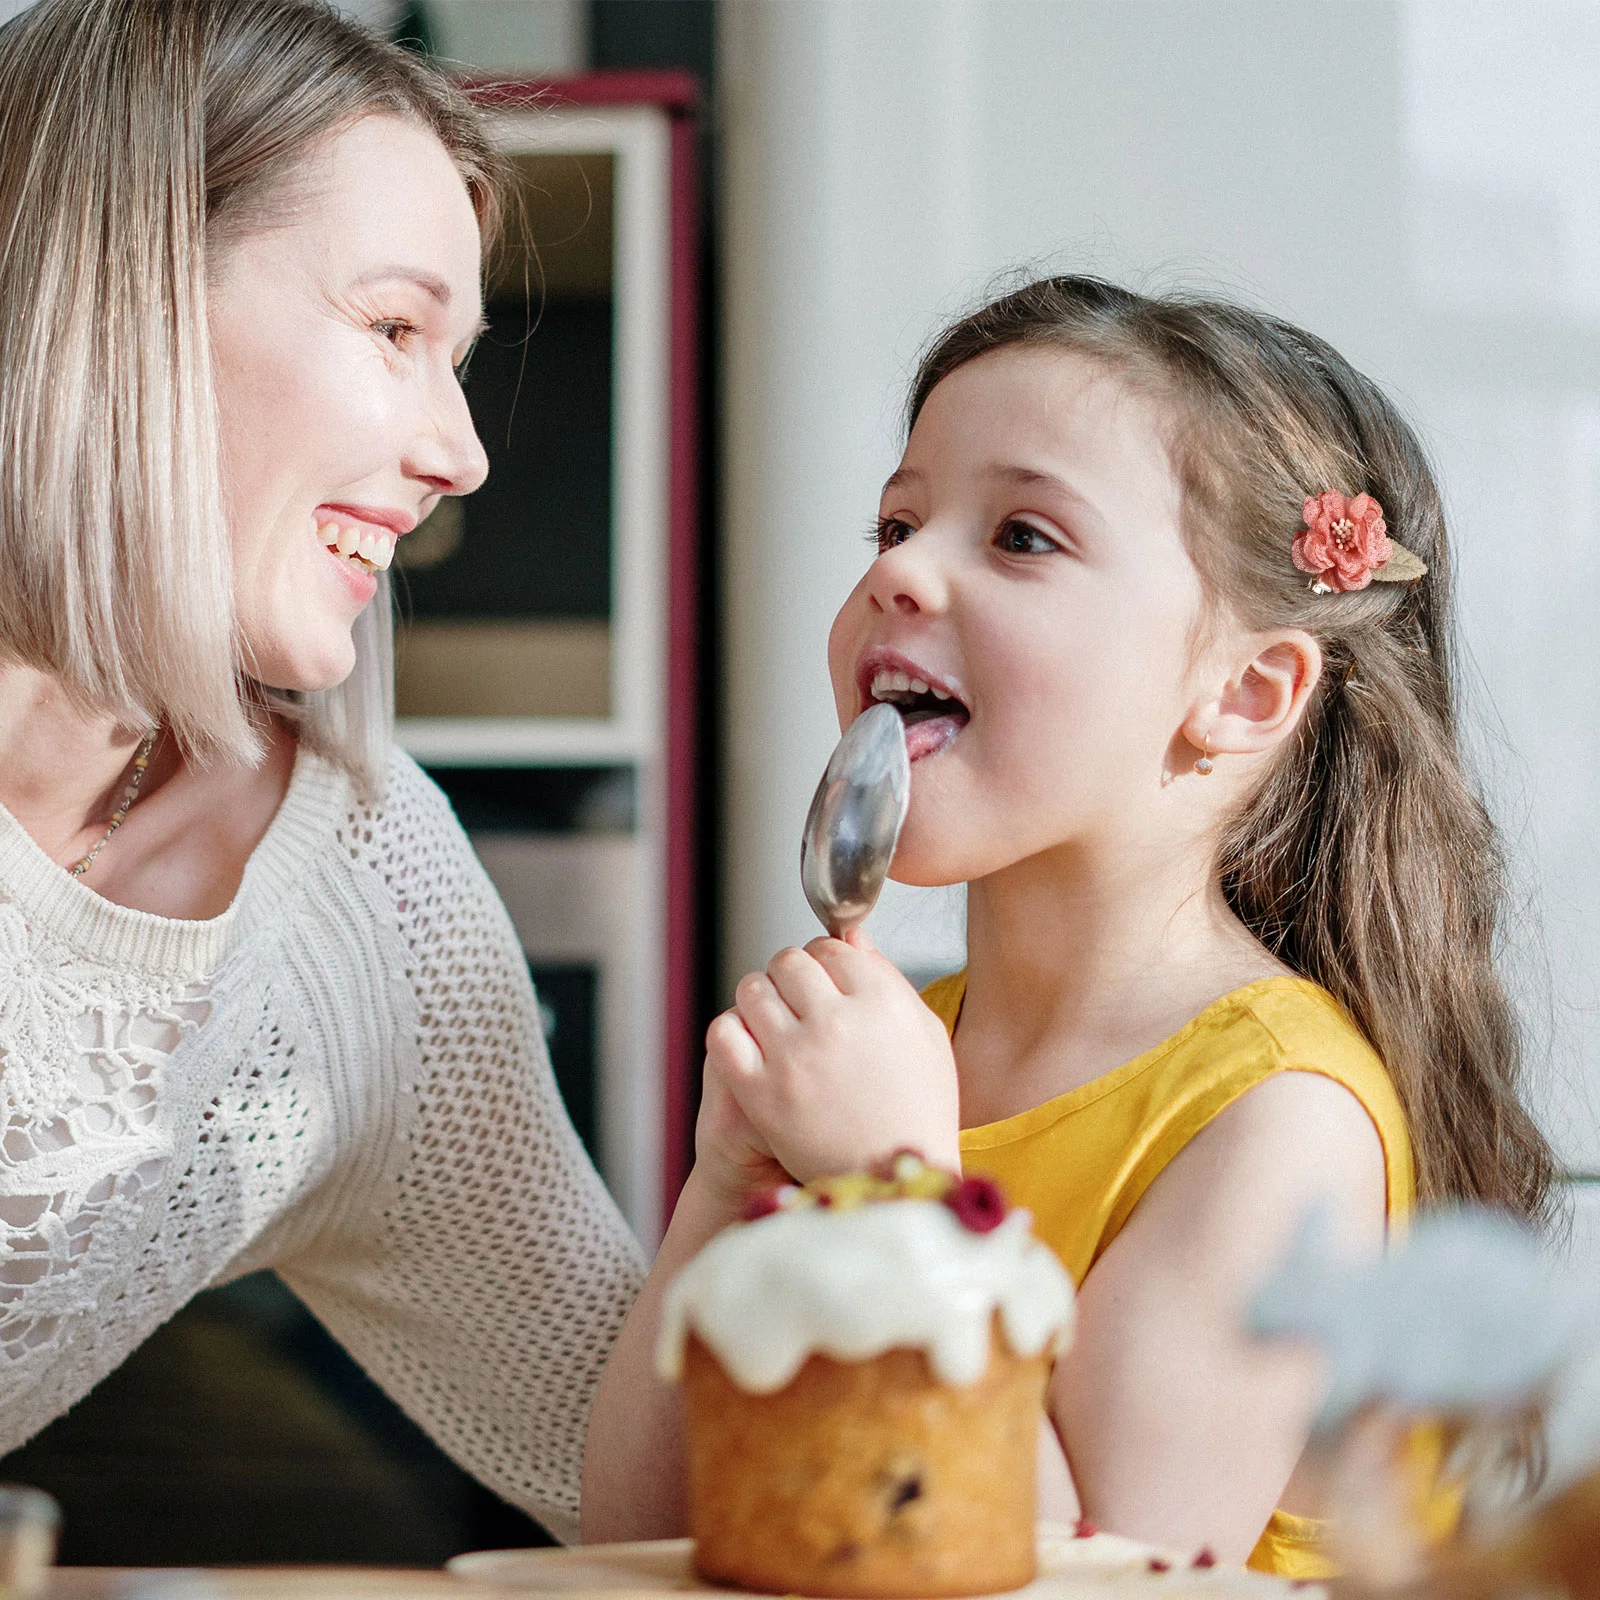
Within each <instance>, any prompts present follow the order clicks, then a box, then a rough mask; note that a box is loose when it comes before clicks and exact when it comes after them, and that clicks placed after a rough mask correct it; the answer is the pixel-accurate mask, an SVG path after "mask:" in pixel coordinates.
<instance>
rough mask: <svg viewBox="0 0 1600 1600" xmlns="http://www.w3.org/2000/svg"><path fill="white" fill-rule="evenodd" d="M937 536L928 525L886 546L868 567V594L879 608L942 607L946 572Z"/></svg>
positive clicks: (913, 610)
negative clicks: (888, 547) (897, 542)
mask: <svg viewBox="0 0 1600 1600" xmlns="http://www.w3.org/2000/svg"><path fill="white" fill-rule="evenodd" d="M937 546H938V541H937V537H936V536H935V535H934V534H932V533H931V532H930V530H929V529H927V528H921V529H919V530H918V531H917V532H916V533H914V534H912V535H911V537H910V538H909V539H907V540H906V541H905V542H904V543H903V544H897V545H894V546H892V547H891V548H890V549H888V550H885V551H884V552H883V554H882V555H880V556H879V557H878V559H877V560H876V561H874V562H873V563H872V565H871V566H870V567H869V568H868V569H867V595H868V597H869V598H870V599H871V601H872V603H873V604H874V605H875V606H877V608H878V609H879V610H880V611H885V612H902V613H906V614H913V613H916V612H922V611H926V612H939V611H943V610H944V608H945V605H946V603H947V601H948V598H949V589H948V574H947V573H946V571H945V568H944V562H943V560H942V558H941V555H940V552H939V550H938V547H937Z"/></svg>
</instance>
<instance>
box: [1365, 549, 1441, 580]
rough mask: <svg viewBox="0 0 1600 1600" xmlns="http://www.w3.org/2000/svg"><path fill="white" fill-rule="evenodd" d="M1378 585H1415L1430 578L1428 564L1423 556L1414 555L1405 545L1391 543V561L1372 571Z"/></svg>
mask: <svg viewBox="0 0 1600 1600" xmlns="http://www.w3.org/2000/svg"><path fill="white" fill-rule="evenodd" d="M1372 576H1373V579H1374V581H1375V582H1377V583H1415V582H1416V581H1417V579H1418V578H1426V577H1427V576H1428V566H1427V563H1426V562H1425V561H1424V560H1423V559H1422V557H1421V556H1415V555H1412V553H1411V552H1410V551H1409V550H1407V549H1406V547H1405V546H1404V545H1403V544H1396V543H1395V541H1394V540H1393V539H1391V540H1390V541H1389V559H1388V560H1387V561H1385V562H1384V564H1383V565H1382V566H1381V567H1374V568H1373V569H1372Z"/></svg>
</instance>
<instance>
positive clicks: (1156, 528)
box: [829, 348, 1201, 883]
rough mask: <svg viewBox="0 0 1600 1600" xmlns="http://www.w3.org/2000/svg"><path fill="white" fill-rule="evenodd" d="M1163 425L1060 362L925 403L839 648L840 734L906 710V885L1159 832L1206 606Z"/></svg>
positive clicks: (1124, 390) (1020, 357) (1010, 360)
mask: <svg viewBox="0 0 1600 1600" xmlns="http://www.w3.org/2000/svg"><path fill="white" fill-rule="evenodd" d="M1160 424H1161V418H1160V416H1159V415H1158V413H1157V412H1156V410H1155V408H1154V406H1153V404H1152V403H1151V402H1150V401H1148V400H1146V399H1145V398H1143V397H1141V396H1140V395H1139V394H1137V393H1136V392H1134V391H1132V390H1130V389H1129V388H1128V387H1127V386H1126V385H1125V384H1123V383H1122V382H1120V381H1119V380H1118V379H1117V378H1116V377H1114V376H1111V375H1109V374H1107V373H1106V372H1105V371H1103V370H1102V369H1101V368H1099V367H1098V366H1096V365H1094V364H1093V363H1091V362H1089V361H1087V360H1085V359H1083V358H1081V357H1078V356H1076V355H1072V354H1070V353H1067V352H1064V351H1060V350H1047V349H1040V348H1032V349H1011V350H1002V351H998V352H994V353H991V354H989V355H986V356H982V357H980V358H979V359H977V360H975V361H971V362H969V363H968V364H967V365H965V366H963V367H960V368H958V369H957V370H956V371H955V372H953V373H952V374H951V375H950V376H949V377H947V378H946V379H945V380H944V381H943V382H942V383H940V384H939V385H938V386H937V387H936V388H935V389H934V390H933V392H932V394H930V395H929V397H928V400H927V403H926V404H925V405H924V407H923V409H922V412H921V414H920V416H919V417H918V419H917V423H916V426H915V428H914V429H913V430H912V434H911V438H910V441H909V443H908V444H907V447H906V452H905V456H904V458H903V459H902V461H901V463H900V467H899V470H898V471H896V473H895V474H894V476H893V477H892V478H890V480H889V483H888V485H887V486H886V488H885V490H884V493H883V498H882V501H881V503H880V508H879V512H880V523H879V554H878V556H877V558H876V560H874V561H873V563H872V565H871V566H870V567H869V568H868V570H867V572H866V574H865V576H864V577H863V578H862V579H861V582H860V583H859V584H857V585H856V588H855V591H854V592H853V593H852V594H851V596H850V598H849V599H848V600H847V601H846V602H845V605H844V607H843V609H842V610H841V611H840V613H839V616H838V619H837V620H836V621H835V623H834V626H833V632H832V636H831V638H830V640H829V664H830V668H831V672H832V676H833V687H834V697H835V700H836V702H837V705H838V710H839V717H840V721H841V724H848V723H849V722H850V721H851V720H853V719H854V718H855V717H856V716H857V715H858V714H859V713H860V712H861V711H862V710H863V709H864V708H865V707H867V706H868V705H871V704H872V703H873V701H874V700H875V699H879V698H884V699H891V700H897V701H899V702H901V703H903V704H907V705H908V706H909V708H910V710H909V715H908V727H907V739H908V744H909V746H910V749H911V753H912V756H913V765H912V786H911V788H912V798H911V810H910V813H909V815H908V817H907V821H906V827H905V831H904V832H903V834H902V836H901V844H900V849H899V853H898V854H897V856H896V858H895V867H894V875H895V877H896V878H899V879H901V880H902V881H905V882H911V883H952V882H960V881H964V880H972V879H976V878H981V877H984V876H987V875H988V874H989V873H991V872H994V871H997V870H1000V869H1002V868H1004V867H1005V866H1008V865H1010V864H1011V863H1013V862H1016V861H1020V860H1023V859H1026V858H1028V857H1032V856H1035V855H1038V854H1039V853H1041V852H1043V851H1047V850H1051V849H1053V848H1055V847H1057V846H1061V845H1070V844H1074V843H1078V844H1086V843H1090V842H1091V841H1093V840H1094V839H1096V838H1100V839H1106V840H1109V839H1111V838H1113V837H1121V838H1134V839H1150V838H1153V837H1155V836H1157V835H1158V833H1159V827H1158V826H1157V822H1158V817H1157V812H1158V809H1159V808H1160V807H1161V806H1163V805H1165V804H1169V803H1170V797H1169V796H1168V795H1167V793H1166V791H1167V789H1168V788H1169V785H1168V784H1167V782H1166V781H1165V779H1166V778H1167V777H1168V776H1169V774H1170V772H1171V764H1172V757H1173V754H1174V741H1175V739H1177V737H1178V730H1179V729H1180V727H1181V726H1182V724H1183V722H1184V718H1185V715H1186V712H1187V710H1188V708H1189V706H1190V705H1191V704H1192V702H1193V697H1194V695H1195V692H1196V689H1195V665H1194V663H1193V660H1192V657H1193V653H1194V652H1193V648H1192V645H1193V640H1194V637H1195V625H1196V622H1197V620H1198V618H1199V615H1200V608H1201V587H1200V579H1199V575H1198V573H1197V572H1196V571H1195V568H1194V564H1193V563H1192V561H1191V560H1190V559H1189V556H1188V553H1187V551H1186V550H1185V548H1184V544H1183V539H1182V536H1181V533H1180V526H1179V513H1180V509H1181V502H1180V491H1179V486H1178V483H1177V481H1176V479H1175V477H1174V475H1173V472H1172V468H1171V466H1170V463H1169V461H1168V457H1167V452H1166V449H1165V446H1164V443H1163V439H1162V432H1161V426H1160ZM940 696H945V697H946V698H940ZM1190 759H1191V762H1192V756H1191V758H1190Z"/></svg>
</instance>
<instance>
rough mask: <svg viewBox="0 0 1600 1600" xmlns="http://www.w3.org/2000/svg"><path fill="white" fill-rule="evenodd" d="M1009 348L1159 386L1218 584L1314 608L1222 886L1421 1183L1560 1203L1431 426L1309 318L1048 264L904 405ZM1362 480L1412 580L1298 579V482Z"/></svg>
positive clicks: (933, 364)
mask: <svg viewBox="0 0 1600 1600" xmlns="http://www.w3.org/2000/svg"><path fill="white" fill-rule="evenodd" d="M1017 345H1030V346H1053V347H1057V348H1061V349H1064V350H1068V351H1072V352H1075V353H1077V354H1079V355H1083V356H1086V357H1088V358H1090V359H1092V360H1094V361H1096V362H1098V363H1101V364H1103V365H1104V366H1106V367H1108V368H1110V369H1111V370H1113V371H1116V372H1117V373H1119V374H1120V375H1122V376H1123V377H1124V378H1125V379H1127V380H1128V381H1130V382H1133V383H1136V384H1139V385H1140V386H1141V387H1144V388H1146V389H1148V390H1150V391H1151V392H1153V393H1154V394H1156V395H1157V396H1159V397H1160V398H1161V399H1162V400H1164V401H1165V402H1166V403H1167V410H1168V413H1169V415H1170V417H1171V419H1172V432H1171V436H1170V438H1169V440H1168V447H1169V450H1170V453H1171V458H1172V462H1173V467H1174V470H1175V471H1176V473H1177V475H1178V478H1179V481H1180V484H1181V486H1182V489H1183V499H1184V536H1185V540H1186V542H1187V546H1188V549H1189V552H1190V554H1191V556H1192V558H1193V559H1194V562H1195V565H1196V567H1197V568H1198V569H1199V572H1200V575H1201V579H1202V583H1203V584H1204V586H1205V589H1206V592H1207V596H1208V602H1209V605H1210V607H1211V608H1212V609H1213V610H1219V609H1220V610H1222V611H1225V612H1226V613H1227V614H1229V615H1231V616H1233V617H1235V618H1237V619H1238V620H1239V621H1240V622H1241V623H1243V625H1244V626H1246V627H1248V628H1252V629H1270V628H1281V627H1294V628H1303V629H1304V630H1305V631H1306V632H1307V633H1309V634H1311V635H1312V636H1313V637H1314V638H1315V639H1316V640H1317V641H1318V643H1319V644H1320V645H1321V647H1322V652H1323V659H1324V663H1325V664H1324V668H1323V674H1322V678H1321V680H1320V682H1319V684H1318V686H1317V689H1316V692H1315V695H1314V697H1313V700H1312V702H1311V704H1310V706H1309V707H1308V709H1307V711H1306V714H1305V717H1304V719H1303V721H1302V723H1301V726H1300V728H1299V730H1298V733H1297V736H1296V738H1295V739H1294V741H1293V743H1292V744H1291V745H1290V746H1289V748H1287V749H1286V750H1285V751H1284V753H1283V756H1282V758H1281V759H1280V760H1279V761H1278V762H1277V764H1276V766H1275V767H1274V768H1273V770H1272V771H1271V773H1270V775H1269V776H1268V777H1267V779H1266V781H1265V782H1264V783H1263V784H1262V785H1261V786H1260V787H1259V788H1258V789H1257V791H1256V792H1255V793H1254V794H1253V795H1252V796H1251V797H1250V799H1249V801H1248V802H1247V803H1246V804H1245V806H1244V807H1243V809H1242V810H1241V811H1240V813H1239V814H1238V815H1237V816H1235V817H1234V818H1233V819H1232V820H1231V822H1230V824H1229V825H1228V827H1227V829H1226V830H1225V834H1224V837H1223V839H1222V841H1221V844H1220V849H1219V854H1218V866H1219V871H1220V874H1221V881H1222V887H1223V891H1224V893H1225V894H1226V896H1227V899H1228V903H1229V904H1230V905H1231V906H1232V908H1233V909H1234V911H1235V912H1236V914H1237V915H1238V916H1239V918H1240V920H1241V921H1243V923H1244V924H1245V926H1246V927H1248V928H1249V929H1250V931H1251V932H1252V933H1254V934H1255V936H1256V937H1257V938H1258V939H1260V941H1261V942H1262V944H1264V945H1265V946H1266V948H1267V949H1269V950H1270V951H1272V953H1273V954H1274V955H1276V956H1277V957H1278V958H1279V959H1280V960H1281V961H1283V962H1284V963H1285V964H1286V965H1287V966H1289V967H1291V968H1292V969H1293V970H1294V971H1295V972H1298V973H1300V974H1302V975H1303V976H1305V977H1307V978H1310V979H1312V980H1313V981H1315V982H1317V983H1319V984H1321V985H1322V986H1323V987H1324V988H1325V989H1327V990H1329V991H1330V992H1331V993H1332V994H1333V995H1334V996H1335V997H1336V998H1337V999H1338V1001H1339V1002H1340V1004H1341V1005H1343V1007H1344V1008H1345V1010H1346V1011H1347V1012H1348V1013H1349V1014H1350V1016H1351V1017H1352V1018H1354V1020H1355V1022H1356V1024H1357V1025H1358V1026H1359V1027H1360V1029H1361V1031H1362V1032H1363V1033H1364V1034H1365V1035H1366V1036H1367V1038H1368V1039H1369V1040H1370V1041H1371V1042H1372V1045H1373V1046H1374V1048H1375V1049H1376V1050H1377V1052H1378V1053H1379V1055H1380V1056H1381V1057H1382V1058H1383V1060H1384V1062H1385V1063H1386V1065H1387V1066H1388V1068H1389V1071H1390V1074H1391V1075H1392V1077H1393V1079H1394V1082H1395V1085H1396V1087H1397V1089H1398V1091H1399V1094H1400V1098H1401V1100H1402V1102H1403V1103H1404V1106H1405V1110H1406V1116H1407V1119H1408V1122H1409V1125H1410V1130H1411V1137H1412V1142H1413V1145H1414V1148H1415V1156H1416V1166H1417V1182H1418V1191H1419V1197H1420V1198H1421V1199H1422V1200H1423V1201H1425V1202H1427V1201H1432V1202H1439V1201H1448V1200H1474V1201H1480V1202H1484V1203H1488V1204H1491V1205H1496V1206H1499V1207H1502V1208H1504V1209H1506V1210H1508V1211H1511V1212H1513V1213H1515V1214H1517V1215H1519V1216H1522V1217H1524V1218H1527V1219H1529V1220H1531V1221H1535V1222H1543V1221H1546V1220H1548V1214H1549V1209H1550V1205H1551V1192H1552V1184H1553V1182H1554V1179H1555V1175H1556V1166H1555V1160H1554V1157H1553V1155H1552V1153H1551V1151H1550V1147H1549V1145H1548V1144H1547V1143H1546V1142H1545V1139H1544V1137H1543V1136H1542V1134H1541V1133H1540V1132H1539V1130H1538V1128H1537V1127H1536V1126H1535V1125H1534V1122H1533V1120H1532V1118H1531V1117H1530V1116H1529V1115H1528V1112H1527V1111H1526V1109H1525V1108H1524V1107H1523V1105H1522V1103H1521V1101H1520V1100H1519V1098H1518V1092H1517V1091H1518V1082H1519V1077H1520V1070H1521V1049H1520V1041H1519V1034H1518V1027H1517V1022H1516V1018H1515V1015H1514V1013H1513V1010H1512V1007H1511V1004H1510V1002H1509V1000H1508V998H1507V995H1506V992H1505V988H1504V986H1503V984H1502V982H1501V979H1500V975H1499V972H1498V970H1497V966H1496V959H1495V944H1496V933H1497V922H1498V919H1499V916H1500V914H1501V908H1502V905H1503V902H1504V898H1505V885H1504V878H1505V872H1504V862H1503V859H1502V855H1501V850H1500V845H1499V841H1498V839H1497V837H1496V833H1495V829H1494V826H1493V824H1492V823H1491V821H1490V819H1489V815H1488V813H1487V811H1486V810H1485V808H1484V806H1483V803H1482V801H1481V800H1480V799H1479V798H1478V796H1477V794H1476V793H1475V792H1474V789H1473V787H1472V784H1471V783H1470V782H1469V780H1468V778H1467V776H1466V774H1465V772H1464V770H1463V762H1462V755H1461V748H1460V742H1459V738H1458V731H1457V711H1456V695H1455V685H1454V666H1453V659H1452V658H1453V642H1452V637H1451V601H1450V595H1451V561H1450V550H1449V545H1448V541H1447V539H1446V535H1445V519H1444V510H1443V506H1442V504H1441V502H1440V496H1439V489H1438V485H1437V483H1436V482H1435V481H1434V477H1433V473H1432V471H1431V469H1430V467H1429V465H1428V461H1427V458H1426V456H1425V454H1424V452H1423V449H1422V446H1421V444H1420V442H1419V441H1418V439H1417V437H1416V435H1415V433H1414V432H1413V431H1412V429H1411V428H1410V426H1409V425H1408V424H1407V423H1406V422H1405V420H1404V419H1403V418H1402V417H1401V415H1400V414H1399V412H1398V411H1397V410H1396V409H1395V407H1394V405H1393V404H1392V403H1391V402H1390V401H1389V399H1388V398H1387V397H1386V396H1385V395H1384V394H1383V392H1382V390H1380V389H1379V388H1378V386H1377V385H1376V384H1375V383H1373V382H1372V381H1371V380H1370V379H1368V378H1365V377H1363V376H1362V375H1361V374H1360V373H1359V372H1357V371H1356V370H1355V369H1354V368H1353V367H1351V366H1350V364H1349V363H1348V362H1347V361H1345V360H1344V358H1343V357H1342V356H1340V355H1339V354H1338V352H1337V351H1335V350H1334V349H1332V348H1331V347H1330V346H1329V345H1327V344H1325V343H1324V342H1323V341H1322V340H1321V339H1318V338H1316V337H1314V336H1313V335H1311V334H1308V333H1305V332H1302V331H1301V330H1300V329H1299V328H1296V327H1293V326H1291V325H1290V324H1289V323H1286V322H1282V321H1279V320H1278V319H1276V318H1274V317H1269V316H1264V315H1262V314H1260V313H1258V312H1254V311H1250V310H1247V309H1245V308H1243V307H1240V306H1236V305H1231V304H1228V303H1226V302H1221V301H1216V300H1208V299H1201V298H1189V297H1164V298H1152V297H1149V296H1145V295H1139V294H1135V293H1132V292H1131V291H1129V290H1126V289H1122V288H1118V287H1116V286H1115V285H1113V284H1109V283H1105V282H1103V281H1101V280H1099V279H1096V278H1088V277H1058V278H1048V279H1044V280H1042V281H1040V282H1037V283H1032V284H1029V285H1028V286H1027V287H1025V288H1022V289H1019V290H1017V291H1015V292H1013V293H1010V294H1007V295H1005V296H1003V297H1002V298H1000V299H998V300H995V301H994V302H993V303H992V304H990V305H987V306H985V307H984V308H983V309H982V310H980V311H977V312H975V313H973V314H972V315H971V316H968V317H965V318H963V319H962V320H961V321H960V322H958V323H956V324H955V325H954V326H953V327H951V328H949V329H948V330H947V331H946V332H945V333H943V334H942V335H941V336H940V337H939V338H938V339H937V340H936V341H935V342H934V344H933V345H932V347H931V348H930V349H929V351H928V353H927V354H926V356H925V357H924V359H923V361H922V364H921V366H920V368H919V370H918V372H917V375H916V379H915V382H914V384H913V386H912V393H911V398H910V404H909V418H910V421H911V422H913V423H914V422H915V420H916V417H917V414H918V412H919V411H920V410H921V408H922V405H923V403H924V402H925V401H926V399H927V397H928V395H929V393H930V392H931V391H932V389H933V388H934V386H935V385H936V384H937V383H939V382H940V381H941V380H942V379H943V378H945V377H947V376H948V375H949V374H950V373H951V372H953V371H955V370H956V368H958V367H960V366H962V365H963V364H964V363H966V362H968V361H972V360H974V359H976V358H977V357H979V356H982V355H985V354H987V353H989V352H991V351H995V350H1000V349H1005V348H1008V347H1012V346H1017ZM1326 489H1337V490H1339V491H1341V492H1342V493H1344V494H1347V495H1351V496H1354V495H1356V494H1360V493H1363V492H1365V493H1367V494H1370V495H1372V496H1373V497H1374V498H1376V499H1377V500H1378V502H1379V503H1380V504H1381V505H1382V507H1383V510H1384V515H1385V518H1386V519H1387V522H1388V526H1389V531H1390V534H1391V535H1392V536H1393V537H1394V538H1395V539H1397V540H1399V541H1400V542H1401V543H1402V544H1404V545H1405V546H1406V547H1407V548H1409V549H1411V550H1413V551H1415V552H1416V554H1417V555H1419V556H1421V558H1422V559H1423V561H1425V562H1426V563H1427V565H1428V576H1427V577H1426V578H1424V579H1423V580H1421V581H1420V582H1419V583H1417V584H1414V585H1410V586H1406V585H1402V584H1387V583H1374V584H1372V585H1371V586H1370V587H1369V588H1367V589H1364V590H1361V591H1358V592H1356V593H1351V594H1325V595H1316V594H1313V593H1311V591H1310V588H1309V580H1308V579H1307V577H1306V575H1305V574H1304V573H1303V572H1300V571H1298V570H1297V569H1296V568H1295V566H1294V565H1293V563H1292V561H1291V560H1290V555H1289V548H1290V545H1291V543H1292V542H1293V540H1294V537H1295V535H1296V534H1297V533H1298V532H1299V531H1300V529H1301V528H1302V526H1303V524H1302V521H1301V506H1302V503H1303V501H1304V500H1305V498H1306V497H1307V496H1308V495H1312V494H1317V493H1319V492H1321V491H1323V490H1326Z"/></svg>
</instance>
